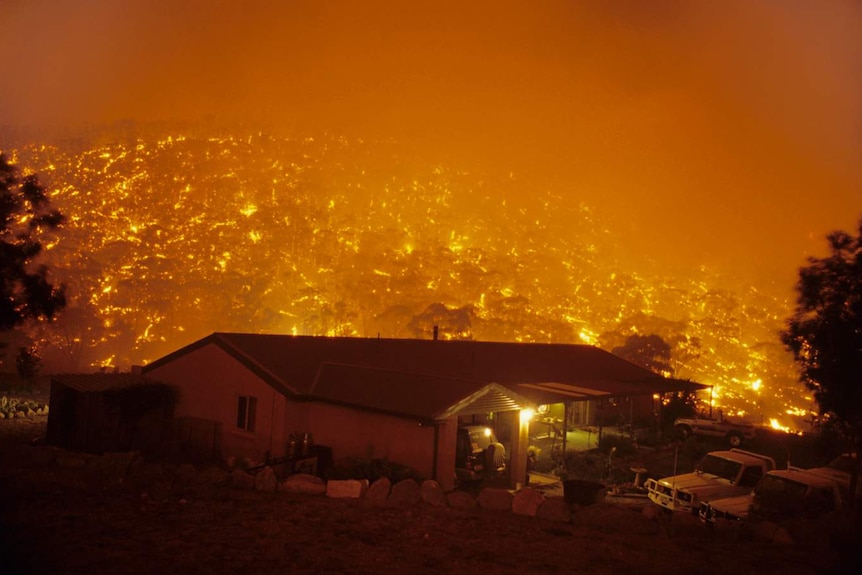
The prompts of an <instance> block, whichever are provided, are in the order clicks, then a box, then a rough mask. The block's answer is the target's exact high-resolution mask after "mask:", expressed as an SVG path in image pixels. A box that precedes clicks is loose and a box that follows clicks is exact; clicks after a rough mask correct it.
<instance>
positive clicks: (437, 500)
mask: <svg viewBox="0 0 862 575" xmlns="http://www.w3.org/2000/svg"><path fill="white" fill-rule="evenodd" d="M420 494H421V496H422V501H424V502H425V503H428V504H429V505H433V506H434V507H446V495H445V494H444V493H443V488H442V487H440V484H439V483H437V482H436V481H434V480H433V479H426V480H425V481H423V482H422V486H421V488H420Z"/></svg>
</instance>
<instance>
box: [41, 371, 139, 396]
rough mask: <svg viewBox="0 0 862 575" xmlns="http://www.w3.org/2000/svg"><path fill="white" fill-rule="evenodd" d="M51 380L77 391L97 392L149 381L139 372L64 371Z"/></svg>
mask: <svg viewBox="0 0 862 575" xmlns="http://www.w3.org/2000/svg"><path fill="white" fill-rule="evenodd" d="M51 382H52V384H53V383H58V384H61V385H63V386H65V387H68V388H70V389H74V390H76V391H82V392H88V393H95V392H100V391H108V390H110V389H122V388H126V387H132V386H134V385H140V384H143V383H149V380H147V379H146V378H145V377H144V376H142V375H141V374H138V373H64V374H57V375H52V376H51Z"/></svg>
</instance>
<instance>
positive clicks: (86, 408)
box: [46, 373, 176, 453]
mask: <svg viewBox="0 0 862 575" xmlns="http://www.w3.org/2000/svg"><path fill="white" fill-rule="evenodd" d="M175 405H176V390H175V389H174V388H173V387H171V386H168V385H165V384H162V383H158V382H154V381H151V380H148V379H147V378H146V377H144V376H142V375H141V374H136V373H111V374H105V373H96V374H68V375H55V376H52V377H51V396H50V403H49V407H50V409H49V412H48V426H47V432H46V440H47V442H48V444H50V445H55V446H57V447H62V448H64V449H71V450H74V451H84V452H89V453H104V452H110V451H131V450H140V451H144V452H156V451H158V450H159V449H160V448H161V447H162V445H163V444H164V443H165V442H166V441H168V440H169V439H170V437H171V433H172V423H173V412H174V406H175Z"/></svg>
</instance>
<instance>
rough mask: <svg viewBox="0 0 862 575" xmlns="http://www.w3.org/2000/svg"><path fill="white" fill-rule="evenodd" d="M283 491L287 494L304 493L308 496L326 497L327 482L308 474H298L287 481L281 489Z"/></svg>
mask: <svg viewBox="0 0 862 575" xmlns="http://www.w3.org/2000/svg"><path fill="white" fill-rule="evenodd" d="M279 489H280V490H281V491H286V492H287V493H304V494H307V495H324V494H326V482H325V481H324V480H323V479H321V478H320V477H317V476H316V475H310V474H308V473H296V474H294V475H289V476H288V477H287V479H285V480H284V482H283V483H282V484H281V487H279Z"/></svg>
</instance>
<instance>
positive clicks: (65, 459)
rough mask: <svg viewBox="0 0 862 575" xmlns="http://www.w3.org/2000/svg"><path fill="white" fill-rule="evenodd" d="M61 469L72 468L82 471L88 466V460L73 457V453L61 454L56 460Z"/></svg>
mask: <svg viewBox="0 0 862 575" xmlns="http://www.w3.org/2000/svg"><path fill="white" fill-rule="evenodd" d="M55 462H56V463H57V465H58V466H59V467H72V468H77V469H80V468H82V467H85V466H86V465H87V460H86V459H85V458H84V457H80V456H77V455H72V454H71V453H68V452H66V453H61V454H59V455H58V456H57V459H56V460H55Z"/></svg>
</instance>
